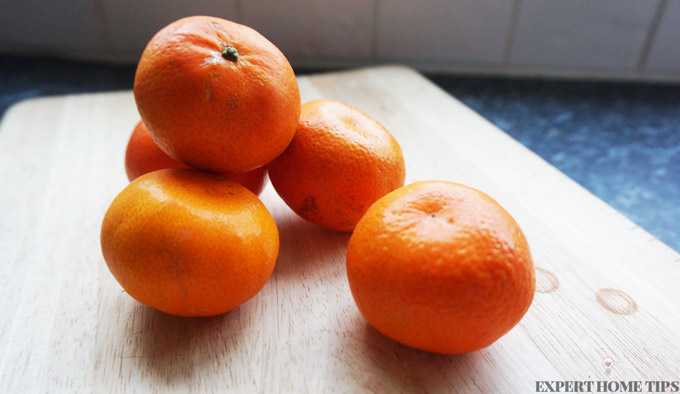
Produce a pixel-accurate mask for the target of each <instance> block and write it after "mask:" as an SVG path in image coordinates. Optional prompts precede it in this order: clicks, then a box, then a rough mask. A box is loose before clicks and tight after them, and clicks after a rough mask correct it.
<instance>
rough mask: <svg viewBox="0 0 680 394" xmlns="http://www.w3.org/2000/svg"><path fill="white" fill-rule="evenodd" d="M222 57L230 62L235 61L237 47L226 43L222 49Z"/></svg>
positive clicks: (236, 58)
mask: <svg viewBox="0 0 680 394" xmlns="http://www.w3.org/2000/svg"><path fill="white" fill-rule="evenodd" d="M222 57H223V58H225V59H227V60H231V61H232V62H235V61H237V60H238V49H236V48H234V47H232V46H229V45H227V46H226V47H224V49H223V50H222Z"/></svg>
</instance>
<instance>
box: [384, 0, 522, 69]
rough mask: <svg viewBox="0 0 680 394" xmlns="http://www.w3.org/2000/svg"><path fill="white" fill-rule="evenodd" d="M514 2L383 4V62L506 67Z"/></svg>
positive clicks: (403, 0)
mask: <svg viewBox="0 0 680 394" xmlns="http://www.w3.org/2000/svg"><path fill="white" fill-rule="evenodd" d="M513 2H514V0H498V1H478V0H453V1H452V0H430V1H422V2H421V1H412V0H393V1H387V0H382V1H380V2H379V4H378V18H377V29H376V33H377V37H376V55H377V60H378V61H406V62H408V63H411V64H416V65H418V64H423V65H432V64H435V65H436V64H451V63H454V64H455V63H461V64H497V65H500V64H501V63H502V62H503V54H504V51H505V47H506V43H507V37H508V33H509V32H510V26H511V22H512V7H513Z"/></svg>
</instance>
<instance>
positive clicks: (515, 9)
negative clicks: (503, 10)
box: [502, 0, 522, 66]
mask: <svg viewBox="0 0 680 394" xmlns="http://www.w3.org/2000/svg"><path fill="white" fill-rule="evenodd" d="M521 3H522V0H515V1H513V3H512V14H511V15H510V27H509V28H508V35H507V38H506V40H505V50H504V51H503V60H502V61H503V65H504V66H505V65H507V64H508V63H510V53H511V51H512V45H513V43H514V42H515V29H516V26H517V19H518V18H519V9H520V7H521Z"/></svg>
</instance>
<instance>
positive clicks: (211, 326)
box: [121, 302, 257, 388]
mask: <svg viewBox="0 0 680 394" xmlns="http://www.w3.org/2000/svg"><path fill="white" fill-rule="evenodd" d="M255 308H257V303H253V302H251V303H245V304H243V305H241V306H239V307H237V308H235V309H232V310H231V311H229V312H227V313H225V314H222V315H219V316H214V317H195V318H186V317H177V316H172V315H168V314H166V313H163V312H160V311H157V310H155V309H152V308H149V307H146V306H144V305H142V304H137V305H136V306H135V309H134V312H133V314H132V315H131V316H130V320H129V322H128V327H126V328H127V335H126V337H127V341H126V344H125V346H124V350H123V352H124V354H123V363H126V364H128V366H127V368H126V369H128V370H129V373H130V374H132V375H138V374H141V375H146V376H145V378H151V379H152V380H155V381H157V382H159V383H160V384H165V385H167V386H173V387H175V388H177V387H182V386H184V385H192V384H193V383H195V380H196V379H197V378H198V377H199V376H201V375H204V374H205V372H206V371H211V370H212V371H225V370H228V369H229V368H232V367H233V366H230V365H226V362H227V360H229V357H226V355H227V354H228V353H230V352H234V351H238V352H249V350H253V349H248V346H243V344H244V343H245V342H246V341H243V340H241V339H242V337H243V336H244V335H249V334H250V333H252V331H251V329H252V323H253V320H254V319H253V314H254V312H255V311H253V310H252V309H255ZM245 359H247V357H246V358H245ZM130 364H131V365H130ZM241 367H243V366H241ZM121 373H123V371H121ZM145 380H146V379H145Z"/></svg>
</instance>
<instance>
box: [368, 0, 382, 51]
mask: <svg viewBox="0 0 680 394" xmlns="http://www.w3.org/2000/svg"><path fill="white" fill-rule="evenodd" d="M379 3H380V0H373V26H372V29H371V55H370V56H371V58H370V63H372V64H375V63H377V61H378V19H379V18H378V12H379V11H380V4H379Z"/></svg>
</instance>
